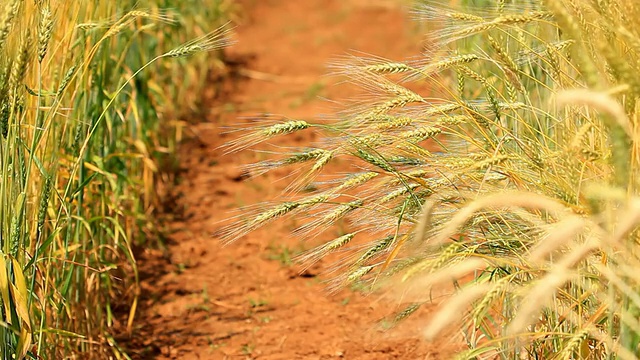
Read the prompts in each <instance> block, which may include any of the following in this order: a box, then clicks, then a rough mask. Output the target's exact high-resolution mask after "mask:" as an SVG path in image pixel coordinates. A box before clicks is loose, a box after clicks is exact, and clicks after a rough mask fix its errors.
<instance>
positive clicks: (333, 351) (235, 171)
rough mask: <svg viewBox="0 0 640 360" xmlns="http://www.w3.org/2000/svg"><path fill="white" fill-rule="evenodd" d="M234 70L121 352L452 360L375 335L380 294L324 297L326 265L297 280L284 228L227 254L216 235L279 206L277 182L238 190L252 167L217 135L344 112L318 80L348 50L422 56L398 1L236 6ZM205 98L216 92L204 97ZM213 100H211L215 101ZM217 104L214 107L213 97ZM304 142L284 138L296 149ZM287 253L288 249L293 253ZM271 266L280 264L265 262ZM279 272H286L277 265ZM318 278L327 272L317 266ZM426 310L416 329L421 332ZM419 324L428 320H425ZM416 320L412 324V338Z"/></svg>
mask: <svg viewBox="0 0 640 360" xmlns="http://www.w3.org/2000/svg"><path fill="white" fill-rule="evenodd" d="M239 3H240V5H241V6H242V9H241V13H242V17H243V20H242V21H241V24H240V25H239V26H238V27H237V36H236V37H237V40H238V41H239V42H238V44H237V45H235V46H233V47H232V48H230V49H228V51H227V54H228V58H229V59H230V60H232V61H233V60H242V61H243V63H242V64H241V65H240V69H239V70H237V71H236V72H235V73H236V75H237V76H236V77H235V78H232V79H231V80H226V83H225V85H224V88H225V89H226V90H225V95H224V96H217V97H215V98H212V99H208V100H207V101H209V103H210V106H209V109H208V110H209V112H208V113H207V114H206V116H205V118H204V119H199V120H201V121H199V122H197V123H193V124H190V125H189V127H188V129H187V135H188V138H189V139H188V140H186V141H185V143H184V145H183V146H182V149H181V153H180V159H181V170H182V171H181V174H180V175H179V184H178V185H176V187H175V188H174V189H173V190H172V192H173V193H174V195H175V201H174V202H173V203H172V204H171V206H170V208H169V209H168V211H167V212H168V214H167V216H168V217H170V219H169V220H170V222H169V230H170V235H169V239H168V240H167V244H168V245H167V250H166V251H163V252H160V251H151V250H147V251H146V252H145V253H144V254H142V256H141V257H142V258H141V259H140V267H141V272H142V274H143V282H142V292H143V300H142V301H141V303H140V309H139V311H138V315H137V317H136V323H135V324H137V325H135V326H136V328H135V329H134V333H133V340H132V343H131V347H132V350H131V351H130V353H131V355H132V356H133V358H134V359H227V358H229V359H232V358H247V359H253V358H256V359H258V358H259V359H333V358H346V359H448V358H450V355H451V353H452V351H453V349H454V348H455V347H454V346H453V345H451V342H449V341H441V342H439V343H438V344H431V343H427V342H425V341H423V340H422V339H421V338H420V332H419V328H417V327H415V326H413V327H412V326H408V327H405V328H401V329H399V330H395V331H391V332H382V331H380V330H379V328H377V327H376V321H378V320H380V319H381V318H383V317H385V316H388V315H389V314H391V313H393V312H394V311H397V310H398V307H397V306H396V305H395V304H394V303H393V302H389V301H388V300H384V299H381V298H380V297H379V296H377V295H365V294H362V293H360V292H355V291H352V290H349V289H344V290H341V291H339V292H337V293H335V294H329V293H328V292H327V291H326V284H324V283H323V282H322V280H323V279H326V277H324V276H323V275H322V273H321V268H322V265H323V263H322V262H321V264H320V265H319V266H314V267H313V268H312V269H311V270H310V271H307V272H305V273H304V274H303V275H301V274H300V271H299V270H300V269H299V268H298V267H296V265H291V264H288V258H287V252H288V251H292V252H293V251H294V250H295V249H298V248H300V247H301V246H302V245H301V243H300V241H299V239H295V238H291V237H290V236H289V235H288V231H289V230H290V229H291V227H292V224H291V223H286V222H285V223H283V224H277V225H274V226H270V227H268V228H265V229H260V230H258V231H256V232H254V233H251V234H249V235H248V236H246V237H244V238H242V239H241V240H239V241H237V242H235V243H233V244H230V245H228V246H225V247H223V246H222V245H221V243H220V239H218V238H215V237H212V234H214V233H215V232H216V230H218V229H219V228H220V222H221V221H222V220H223V219H225V218H228V217H229V216H231V213H230V211H232V210H233V209H236V208H237V207H239V206H241V205H247V204H253V203H256V202H259V201H265V200H269V199H274V198H276V197H277V195H278V194H279V193H280V192H281V191H282V189H283V188H284V187H285V186H286V184H287V183H286V181H277V180H278V179H279V178H280V177H282V176H283V175H285V174H286V172H285V173H283V172H279V173H276V174H268V175H266V176H263V177H260V178H256V179H250V180H247V181H240V180H242V178H243V176H242V173H241V172H240V170H239V166H240V165H243V164H248V163H251V162H253V161H255V160H256V159H258V157H259V154H256V153H254V152H251V151H245V152H242V153H239V154H233V155H227V156H223V155H222V153H221V151H220V150H219V149H217V148H218V147H219V146H220V145H222V144H224V143H226V142H228V141H230V140H231V139H232V138H233V137H232V136H225V135H223V134H222V133H223V127H224V126H228V125H230V124H237V123H239V122H241V120H239V117H242V116H251V115H256V114H262V113H277V114H283V115H286V116H287V117H290V118H300V119H313V117H314V116H316V115H317V114H319V113H330V112H332V109H331V106H329V105H328V103H327V102H326V101H323V100H320V99H319V97H320V96H321V97H327V98H330V99H338V100H340V99H345V98H348V97H349V96H350V94H351V95H352V91H353V89H349V88H348V87H346V86H334V85H333V84H335V82H336V81H337V79H334V78H328V77H323V75H324V74H326V72H327V69H326V65H327V63H328V62H330V61H331V60H332V59H335V57H336V56H338V55H343V54H345V53H346V52H347V51H348V50H351V49H355V50H359V51H364V52H367V53H371V54H377V55H381V56H385V57H388V58H391V59H403V58H406V57H408V56H413V55H416V54H418V53H419V52H420V50H421V47H420V43H421V33H420V32H418V31H417V29H416V28H415V27H414V26H413V25H412V23H411V21H410V20H409V19H408V16H407V14H406V12H404V11H403V10H402V9H401V8H400V7H399V6H398V5H397V2H396V1H387V0H378V1H376V0H349V1H346V0H244V1H239ZM212 86H215V84H214V85H212ZM212 93H214V91H212ZM209 97H213V96H209ZM310 136H311V135H304V134H303V135H300V136H298V137H289V139H286V140H285V141H287V143H286V144H287V145H298V146H304V145H306V144H307V142H308V141H310V140H312V138H311V137H310ZM291 249H294V250H291ZM274 258H279V259H280V260H281V261H277V260H274ZM283 263H284V264H283ZM324 265H325V266H326V265H328V264H324ZM431 311H433V310H432V309H426V310H425V311H423V312H422V313H421V314H422V315H423V316H419V319H418V323H419V322H421V321H422V322H424V321H426V319H428V313H429V312H431ZM424 315H427V316H424ZM415 322H416V320H414V325H415Z"/></svg>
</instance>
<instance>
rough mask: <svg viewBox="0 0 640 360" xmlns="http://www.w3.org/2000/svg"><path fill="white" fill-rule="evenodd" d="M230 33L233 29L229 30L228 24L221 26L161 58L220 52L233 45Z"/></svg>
mask: <svg viewBox="0 0 640 360" xmlns="http://www.w3.org/2000/svg"><path fill="white" fill-rule="evenodd" d="M232 32H233V29H232V28H229V26H228V24H226V25H223V26H222V27H220V28H218V29H217V30H214V31H212V32H210V33H207V34H205V35H202V36H201V37H199V38H197V39H194V40H191V41H189V42H187V43H185V44H182V45H181V46H179V47H177V48H175V49H173V50H171V51H169V52H167V53H165V54H164V55H163V56H168V57H183V56H190V55H193V54H195V53H198V52H207V51H214V50H220V49H222V48H225V47H227V46H230V45H232V44H233V43H234V40H232V39H231V38H230V35H231V34H232Z"/></svg>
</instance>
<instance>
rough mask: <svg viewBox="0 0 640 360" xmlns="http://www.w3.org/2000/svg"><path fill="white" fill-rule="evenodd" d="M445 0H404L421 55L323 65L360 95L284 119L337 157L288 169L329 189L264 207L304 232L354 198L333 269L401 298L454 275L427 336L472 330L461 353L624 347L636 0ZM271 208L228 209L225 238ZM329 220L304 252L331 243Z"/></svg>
mask: <svg viewBox="0 0 640 360" xmlns="http://www.w3.org/2000/svg"><path fill="white" fill-rule="evenodd" d="M456 3H458V5H455V6H453V5H452V6H445V5H443V4H441V2H438V1H429V0H427V1H422V2H420V4H419V5H418V6H417V8H416V10H415V11H414V15H415V17H416V18H417V19H418V21H424V22H426V24H427V27H431V28H432V31H431V32H430V33H429V34H428V35H427V38H428V39H429V41H430V42H431V46H430V47H429V51H428V52H427V53H426V54H423V58H421V59H418V60H416V59H412V60H410V61H402V60H401V59H390V60H385V59H384V58H382V57H371V58H361V57H358V56H351V57H347V58H345V60H344V61H343V62H340V63H337V64H334V65H333V70H334V72H335V73H336V74H339V75H342V76H346V77H347V78H348V79H350V80H351V82H352V83H354V84H356V85H359V86H361V87H362V88H363V90H364V91H367V92H370V94H371V96H370V97H369V98H368V99H370V100H368V101H361V102H359V103H356V104H355V105H354V106H352V107H350V108H349V109H348V110H346V111H344V112H343V113H341V114H339V116H338V118H339V119H338V120H337V121H330V122H314V121H311V120H309V119H300V121H304V122H305V124H306V126H305V127H304V128H300V129H296V130H295V131H317V132H320V133H321V134H322V135H323V136H324V137H325V139H326V141H325V142H324V143H323V144H324V145H323V146H315V148H316V149H319V150H324V151H327V152H331V154H332V157H331V159H329V160H328V161H329V162H332V161H335V160H336V159H342V161H343V163H345V162H346V163H348V164H349V168H348V169H347V171H350V172H351V174H349V175H348V176H346V177H345V178H344V179H342V180H340V181H324V182H317V183H315V184H298V186H297V187H296V188H316V189H318V190H317V193H318V194H320V195H322V194H325V195H329V194H330V195H331V197H330V198H327V200H326V201H321V202H317V203H314V205H313V206H305V207H301V206H300V205H301V204H302V203H304V198H301V197H300V196H295V195H294V196H293V197H292V198H286V197H287V196H288V195H287V194H283V195H282V197H283V198H285V199H284V200H285V201H286V204H288V206H289V207H290V208H292V209H294V208H295V211H290V212H283V213H281V214H279V215H278V217H284V216H295V217H296V218H297V219H298V220H305V219H308V224H307V225H302V228H303V229H304V233H303V234H310V233H312V232H313V231H314V229H329V227H328V226H327V222H326V221H324V219H326V218H325V217H324V214H329V213H331V211H332V210H336V211H337V210H338V209H343V208H344V207H345V206H347V205H348V204H352V205H349V206H353V207H354V209H350V211H349V212H348V213H346V214H344V217H345V218H348V219H351V227H352V229H350V232H349V234H350V235H349V237H348V240H349V245H351V246H352V252H347V254H349V255H347V256H342V257H341V258H340V259H341V260H340V262H339V263H338V265H337V267H336V270H341V272H340V274H341V275H340V276H338V278H337V280H336V281H337V284H338V285H345V284H349V283H353V282H359V283H364V284H369V285H371V287H372V289H375V288H377V287H382V286H389V287H392V288H395V289H396V290H397V291H398V292H400V293H402V294H403V296H402V298H403V300H404V301H409V302H410V303H411V304H410V305H409V308H410V309H412V310H411V312H410V313H417V312H415V308H416V306H419V304H424V303H428V302H430V301H431V297H430V295H431V289H433V288H437V287H442V286H443V283H447V282H450V281H452V280H453V282H454V284H455V285H456V287H457V289H459V291H460V292H459V294H458V295H455V297H454V298H453V299H452V301H451V302H449V303H448V304H447V305H446V306H445V307H444V308H443V310H442V311H444V312H443V313H441V314H440V315H439V316H436V317H435V319H436V320H435V322H433V323H431V324H430V325H428V326H427V330H426V335H428V336H429V337H433V336H436V335H437V334H439V333H440V332H441V331H442V330H443V329H446V328H450V327H451V326H457V328H458V329H460V330H461V332H462V334H463V335H464V339H466V341H467V344H468V346H469V350H468V351H466V352H463V353H461V354H460V358H468V359H472V358H473V359H477V358H500V359H556V358H563V359H575V358H594V359H605V358H606V359H615V358H621V359H635V358H639V357H640V348H639V347H638V344H639V343H640V322H638V315H639V314H640V297H639V290H638V289H640V281H639V278H638V275H637V274H638V271H639V269H640V252H639V251H638V244H639V239H640V237H639V232H638V226H639V225H640V208H639V207H638V204H639V201H640V197H639V193H640V187H639V185H640V184H639V183H638V176H637V174H638V171H639V165H640V156H639V152H638V149H640V148H639V147H638V143H639V142H640V137H639V136H640V135H639V133H638V111H637V109H638V101H637V100H638V96H640V86H639V85H640V82H639V80H638V79H639V78H638V76H637V74H638V73H639V71H640V62H639V59H640V58H639V56H640V32H638V29H640V26H639V25H640V23H639V22H638V19H640V6H638V5H637V4H636V2H635V1H632V0H609V1H588V0H562V1H555V0H526V1H525V0H512V1H496V2H492V1H480V0H478V1H471V0H469V1H458V2H456ZM407 82H413V83H418V84H422V85H423V86H425V85H426V86H428V87H429V90H430V94H431V95H430V96H429V97H427V96H426V95H424V96H423V95H420V93H419V92H418V93H416V92H414V91H409V90H408V89H407V86H408V85H407ZM412 88H414V87H412ZM277 126H279V125H272V127H277ZM280 126H283V125H280ZM263 131H264V129H263V128H259V129H255V130H254V131H253V132H252V130H251V129H245V134H244V135H243V136H242V137H241V138H240V139H239V140H238V141H235V142H233V143H231V144H230V149H231V150H236V149H242V148H245V147H248V146H253V145H256V144H257V143H259V142H261V141H263V140H264V137H263V136H262V133H263ZM292 131H293V130H292ZM292 131H288V132H287V133H290V132H292ZM319 150H316V151H319ZM295 152H296V150H295V149H291V150H287V153H295ZM301 164H303V163H297V162H296V163H289V162H288V161H286V160H275V161H268V162H263V163H262V164H261V166H259V167H258V168H259V170H260V172H265V171H268V170H270V169H272V168H275V167H278V166H303V165H301ZM249 169H252V168H251V167H250V168H249ZM306 169H307V171H309V172H310V173H311V171H314V172H315V169H313V168H306ZM367 174H375V175H376V176H369V175H367ZM300 178H303V179H308V180H309V181H310V182H311V181H313V179H314V177H311V176H308V177H300ZM356 179H358V180H357V181H356ZM360 179H361V180H360ZM347 183H351V184H352V186H349V187H344V186H343V184H347ZM309 185H310V186H309ZM304 196H305V197H309V196H314V195H308V194H306V195H304ZM315 196H318V195H315ZM316 198H317V197H316ZM317 199H320V198H317ZM277 206H278V205H276V206H275V207H273V208H272V209H275V208H278V207H277ZM268 211H273V210H267V212H263V213H260V212H258V213H253V214H251V217H250V218H248V219H247V220H246V221H240V222H238V223H236V224H234V225H233V226H232V227H231V228H230V229H229V230H228V231H227V232H226V235H227V240H233V239H238V238H240V237H242V236H243V235H245V234H246V233H247V232H249V231H252V230H254V229H255V228H256V227H257V226H259V225H262V223H260V224H257V223H256V222H255V220H251V219H256V218H258V219H261V218H262V217H264V216H267V217H268V214H270V213H269V212H268ZM341 218H342V217H341ZM318 219H322V220H318ZM265 223H266V222H265ZM367 233H368V235H367ZM341 236H345V235H344V234H338V236H328V238H330V239H332V240H329V242H326V243H321V244H319V245H318V246H317V248H316V249H315V250H311V251H310V252H307V253H305V254H304V256H303V259H306V260H317V258H318V257H320V256H325V255H327V256H330V255H329V254H330V253H332V251H330V250H331V249H334V248H335V247H336V246H335V245H334V244H336V243H335V242H338V244H340V246H342V240H343V239H344V238H343V237H341ZM353 252H355V254H354V253H353ZM343 254H344V253H343ZM451 314H456V315H460V314H461V315H462V317H461V319H460V320H461V321H459V322H455V321H452V320H449V319H452V317H451V316H449V315H451ZM406 316H408V315H406V314H404V315H402V316H400V318H405V317H406ZM456 317H458V316H456ZM458 318H459V317H458Z"/></svg>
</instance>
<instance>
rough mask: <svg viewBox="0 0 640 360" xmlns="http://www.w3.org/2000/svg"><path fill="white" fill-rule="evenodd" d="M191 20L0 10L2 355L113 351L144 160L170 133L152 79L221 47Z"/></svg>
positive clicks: (166, 110) (142, 202)
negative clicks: (179, 60)
mask: <svg viewBox="0 0 640 360" xmlns="http://www.w3.org/2000/svg"><path fill="white" fill-rule="evenodd" d="M144 5H149V6H148V7H142V6H144ZM174 5H176V4H174ZM215 5H216V6H218V7H219V8H220V7H222V6H223V5H224V2H217V3H216V4H215ZM136 6H137V7H136ZM176 7H177V8H178V9H177V10H179V9H180V8H181V6H180V5H179V4H178V6H176ZM219 15H220V16H217V15H216V16H214V17H211V18H208V19H207V20H208V21H209V24H208V25H212V26H214V28H215V27H217V26H221V25H223V23H224V19H223V17H222V13H221V14H219ZM202 20H203V19H194V18H189V17H182V18H181V17H179V16H178V13H176V12H173V11H166V10H162V8H159V7H158V5H157V4H154V3H149V4H143V3H140V2H129V1H125V2H118V3H117V4H116V3H110V2H81V3H75V2H66V1H58V0H51V1H36V2H33V1H22V0H8V1H5V2H3V4H2V5H0V133H1V138H0V167H1V171H2V175H1V178H0V339H1V340H0V357H1V358H2V359H22V358H46V359H60V358H70V357H74V356H78V357H81V358H114V357H115V358H126V357H127V355H126V354H124V353H123V352H122V351H121V350H120V348H119V347H118V345H117V341H116V340H115V338H114V334H115V331H116V328H117V331H118V332H120V333H122V332H126V331H130V330H131V326H132V323H133V321H134V319H135V312H136V306H137V299H138V295H139V292H140V291H139V289H138V287H137V277H138V273H137V265H136V261H135V258H134V254H133V247H134V243H136V242H137V243H139V244H144V243H145V242H146V241H145V237H146V236H148V235H152V231H151V230H153V227H154V226H153V225H154V222H153V219H152V218H151V217H150V214H152V212H153V207H154V206H155V204H156V203H157V197H156V196H155V195H154V191H155V190H154V188H155V186H154V185H155V182H156V181H157V180H158V179H157V173H158V164H157V161H158V158H159V154H160V153H161V152H163V151H166V150H163V149H167V148H170V147H171V146H172V145H171V144H175V141H176V140H175V139H173V140H172V139H171V137H172V133H171V132H170V131H169V132H167V131H165V130H170V129H164V130H163V129H162V128H161V126H160V120H161V119H162V117H163V116H171V114H172V113H175V112H176V111H175V109H174V108H172V104H173V103H174V102H172V101H168V100H169V99H171V96H172V95H173V94H177V93H179V92H181V91H184V90H185V89H184V88H182V86H180V85H175V84H176V82H174V81H169V80H170V79H169V78H168V77H166V76H164V75H156V74H164V72H162V71H158V70H159V69H171V70H172V71H173V74H172V76H182V75H184V74H185V71H187V70H186V67H185V65H186V63H184V62H183V63H182V64H174V65H170V64H168V63H167V62H170V61H171V60H170V59H171V58H172V57H176V56H178V55H179V56H187V55H193V54H195V53H196V52H204V51H210V50H218V49H221V48H222V47H224V46H226V45H228V43H229V39H228V36H227V35H228V33H227V32H226V31H227V30H225V28H224V27H222V28H220V29H218V30H216V31H214V32H212V33H206V34H205V33H202V32H201V31H200V30H199V29H201V27H200V26H201V25H202ZM191 25H193V26H192V28H189V27H190V26H191ZM188 38H196V40H194V41H191V42H189V41H188ZM200 61H201V60H200ZM149 70H154V71H149ZM188 71H193V69H191V70H188ZM187 86H188V85H187ZM165 87H166V88H167V90H170V91H167V92H166V93H165V92H164V91H163V90H162V89H163V88H165ZM191 89H192V90H193V89H194V88H193V87H192V88H191ZM174 123H175V122H174ZM122 309H126V310H127V311H128V313H129V314H128V318H127V320H126V321H127V324H124V325H123V324H117V322H118V321H119V320H118V317H119V316H120V315H119V314H118V313H117V312H122Z"/></svg>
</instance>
